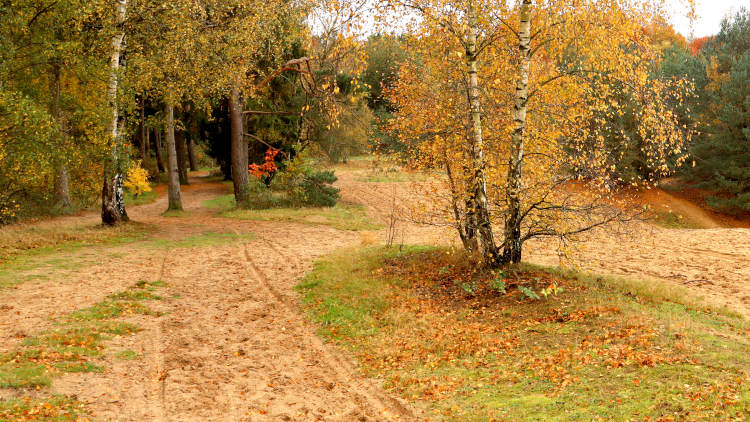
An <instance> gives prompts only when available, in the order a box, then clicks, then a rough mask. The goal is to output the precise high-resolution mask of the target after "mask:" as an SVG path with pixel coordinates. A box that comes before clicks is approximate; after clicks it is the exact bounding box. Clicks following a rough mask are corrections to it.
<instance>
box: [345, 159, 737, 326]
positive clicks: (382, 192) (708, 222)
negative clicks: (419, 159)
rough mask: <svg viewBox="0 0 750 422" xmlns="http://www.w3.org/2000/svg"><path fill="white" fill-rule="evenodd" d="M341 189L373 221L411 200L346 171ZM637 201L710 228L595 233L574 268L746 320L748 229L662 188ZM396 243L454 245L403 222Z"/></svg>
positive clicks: (647, 227) (639, 226)
mask: <svg viewBox="0 0 750 422" xmlns="http://www.w3.org/2000/svg"><path fill="white" fill-rule="evenodd" d="M359 171H362V170H359ZM340 185H341V186H342V188H343V191H342V195H343V197H344V198H345V199H347V200H350V201H357V202H364V203H365V204H366V205H367V207H368V210H369V212H370V213H372V216H373V217H374V218H378V219H380V220H381V221H383V222H387V221H388V219H389V217H390V215H391V210H392V204H393V196H394V194H395V195H396V202H397V203H400V202H408V201H409V200H410V199H413V198H414V197H415V195H416V194H415V192H414V188H413V186H411V183H397V184H395V185H396V187H395V191H394V184H393V183H390V184H389V183H363V182H359V181H358V179H357V177H356V175H354V174H350V173H342V174H341V181H340ZM643 199H644V201H645V202H647V203H649V204H651V205H657V206H660V207H662V208H663V209H672V210H673V211H674V212H677V213H681V214H683V215H685V216H686V217H688V218H690V219H691V221H695V222H698V223H699V224H700V225H701V226H703V227H709V228H708V229H664V228H660V227H656V226H653V225H651V224H647V223H641V222H639V223H632V224H631V225H630V226H629V227H627V230H625V233H618V234H615V233H612V232H611V231H607V230H600V231H597V232H594V233H591V234H590V235H589V236H588V238H587V240H586V241H584V242H583V243H582V244H580V245H578V246H577V250H575V251H574V254H573V255H574V258H575V260H574V262H573V264H575V265H576V266H578V267H580V268H582V269H584V270H590V271H593V272H596V273H600V274H610V275H618V276H626V277H629V278H636V279H649V280H653V281H654V282H661V281H665V282H669V283H675V284H678V285H681V286H684V287H687V288H689V289H691V290H693V291H694V292H696V293H697V294H698V295H699V296H702V297H704V298H705V299H706V300H707V301H709V302H710V303H713V304H715V305H719V306H727V307H729V308H730V309H732V310H734V311H737V312H739V313H742V314H744V315H746V316H750V229H747V228H732V227H727V225H726V224H725V222H724V221H721V220H718V219H716V218H714V216H712V215H711V213H708V212H706V211H705V210H703V209H702V208H700V207H698V206H696V205H694V204H691V203H690V202H688V201H686V200H684V199H682V198H678V197H676V196H674V195H670V194H669V193H666V192H664V191H661V190H654V191H653V192H650V193H648V194H647V195H645V196H644V198H643ZM666 206H669V208H666ZM733 224H734V222H733ZM402 238H403V239H404V242H405V243H411V242H419V243H430V244H447V243H453V244H456V243H457V242H458V236H457V235H456V234H455V232H454V231H453V230H451V229H448V228H440V227H424V226H422V227H420V226H417V225H414V224H412V223H409V222H405V221H400V222H399V224H398V227H397V235H396V241H397V242H399V241H400V240H401V239H402ZM524 254H525V255H524V260H525V261H529V262H532V263H537V264H543V265H560V263H561V261H560V256H559V253H558V244H557V243H556V242H544V241H534V242H529V243H527V244H526V245H525V249H524ZM566 264H570V263H569V262H566Z"/></svg>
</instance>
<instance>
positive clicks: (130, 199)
mask: <svg viewBox="0 0 750 422" xmlns="http://www.w3.org/2000/svg"><path fill="white" fill-rule="evenodd" d="M158 197H159V195H158V194H157V193H156V192H155V191H153V190H150V191H148V192H143V193H142V194H140V195H138V196H133V194H132V193H130V192H128V191H125V198H124V199H125V205H127V206H137V205H145V204H150V203H152V202H154V201H156V199H157V198H158Z"/></svg>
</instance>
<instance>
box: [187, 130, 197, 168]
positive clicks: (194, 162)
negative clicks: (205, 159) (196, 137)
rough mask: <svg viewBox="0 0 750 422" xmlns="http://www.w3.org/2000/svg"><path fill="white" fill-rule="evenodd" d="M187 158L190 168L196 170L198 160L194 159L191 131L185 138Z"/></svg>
mask: <svg viewBox="0 0 750 422" xmlns="http://www.w3.org/2000/svg"><path fill="white" fill-rule="evenodd" d="M187 150H188V158H189V159H190V170H191V171H198V161H197V160H196V159H195V147H194V145H193V136H192V133H191V134H190V136H189V137H188V138H187Z"/></svg>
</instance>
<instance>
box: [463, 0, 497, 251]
mask: <svg viewBox="0 0 750 422" xmlns="http://www.w3.org/2000/svg"><path fill="white" fill-rule="evenodd" d="M468 20H469V22H468V23H469V37H468V40H467V41H468V42H467V46H466V47H467V48H466V67H467V68H468V73H469V103H470V104H469V105H470V107H471V160H472V166H473V168H472V169H471V170H472V173H473V174H472V178H471V193H470V197H471V201H470V202H471V207H472V211H473V213H474V215H473V218H475V219H476V231H477V234H478V235H479V236H478V237H479V244H480V248H481V251H480V252H481V254H482V259H483V260H484V262H485V263H487V264H489V265H496V264H497V263H498V261H497V258H498V257H497V246H496V245H495V237H494V234H493V233H492V225H491V221H490V210H489V205H488V203H487V182H486V179H485V175H484V170H485V162H484V139H483V138H482V110H481V107H480V104H479V82H478V80H477V16H476V9H475V6H474V4H473V2H472V3H470V4H469V10H468Z"/></svg>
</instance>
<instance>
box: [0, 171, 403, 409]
mask: <svg viewBox="0 0 750 422" xmlns="http://www.w3.org/2000/svg"><path fill="white" fill-rule="evenodd" d="M196 181H198V180H197V179H196ZM227 191H228V188H227V187H226V186H225V185H222V184H218V183H214V184H211V183H195V184H194V185H192V186H190V187H188V188H187V189H184V190H183V204H184V206H185V208H186V210H187V211H188V212H189V213H190V216H189V217H185V218H165V217H161V216H160V215H159V214H160V213H161V212H162V211H163V209H164V207H165V199H164V198H163V197H161V198H160V199H159V200H157V201H156V202H155V203H153V204H149V205H144V206H141V207H133V208H131V209H130V210H129V213H130V215H131V218H133V219H134V220H137V221H142V222H145V223H149V224H152V225H153V226H154V227H155V233H154V237H155V238H166V239H179V238H184V237H187V236H190V235H194V234H199V233H203V232H207V231H221V232H234V233H238V234H242V233H253V235H254V237H253V238H251V239H250V240H241V241H231V242H227V244H221V245H214V246H211V247H203V248H171V249H166V250H165V249H154V248H150V247H147V246H144V244H145V242H136V243H132V244H128V245H122V246H118V247H117V248H111V249H107V252H112V251H119V252H122V253H124V254H125V255H126V256H124V257H118V258H112V259H100V260H96V261H94V262H87V263H86V264H84V265H82V266H81V267H80V268H78V269H77V271H76V273H75V275H74V276H68V277H59V278H55V279H54V280H51V281H45V282H34V283H23V284H20V285H18V286H16V288H13V289H10V290H7V291H3V292H2V293H1V294H2V296H3V303H10V304H11V305H10V306H11V309H10V310H8V311H7V312H6V311H5V310H0V327H2V328H3V329H2V331H1V332H2V334H1V335H0V336H2V337H4V338H3V340H5V339H8V340H9V341H8V342H7V343H6V342H3V347H5V348H10V347H12V344H11V343H12V342H13V341H17V340H18V339H20V338H22V336H23V335H24V334H30V333H32V332H36V331H39V330H42V329H45V328H48V327H50V326H51V325H52V324H53V321H52V320H51V319H50V318H49V317H50V316H51V310H54V314H53V315H52V316H56V315H62V314H65V313H67V312H70V311H72V310H74V309H78V308H81V307H84V306H88V305H90V304H93V303H95V302H97V301H100V300H102V299H104V298H105V297H106V296H107V295H108V294H111V293H113V292H116V291H121V290H124V289H125V288H127V287H128V286H130V285H132V284H134V283H135V282H136V281H138V280H140V279H144V280H163V281H166V282H167V283H168V286H169V287H168V288H167V289H166V291H165V292H162V294H163V295H164V296H165V300H162V301H159V302H156V303H153V304H149V305H150V306H152V307H153V308H156V309H157V310H161V311H163V312H165V315H163V316H161V317H153V316H151V317H148V316H137V317H131V318H129V319H130V320H132V321H133V322H135V323H137V324H138V325H139V326H140V327H141V328H142V331H141V332H139V333H138V334H136V335H134V336H128V337H119V338H115V339H114V340H113V341H112V342H111V344H110V345H109V347H108V350H111V351H112V352H110V353H108V355H107V357H105V362H103V363H101V366H103V367H105V368H108V370H107V371H105V372H104V373H100V374H96V373H80V374H66V375H64V376H62V377H61V378H58V379H56V380H55V382H54V383H53V387H52V390H53V392H55V393H61V394H69V395H74V396H76V397H78V399H79V400H81V401H83V402H85V403H87V404H88V407H89V408H90V409H92V411H93V412H94V416H96V417H97V418H102V419H106V420H117V421H146V420H148V421H264V420H268V421H279V420H294V421H315V420H326V421H328V420H330V421H359V420H361V421H376V420H377V421H380V420H411V419H413V418H414V417H413V411H412V410H411V409H409V408H408V407H407V406H405V405H404V404H402V403H401V402H400V401H398V400H396V399H394V398H391V397H390V396H388V395H387V394H386V393H385V392H384V391H383V390H382V389H381V388H380V387H379V386H378V385H376V383H374V382H373V381H371V380H367V379H365V378H363V377H362V376H361V375H360V374H359V373H358V371H357V369H356V367H355V366H354V365H353V364H352V362H351V361H349V360H348V358H347V357H346V355H345V354H344V353H342V352H341V351H339V350H338V349H337V348H336V347H334V346H332V345H329V344H324V343H323V342H322V341H321V340H320V339H319V338H318V337H317V336H316V335H315V327H314V326H313V325H312V324H310V323H309V322H307V321H306V318H305V316H304V315H302V314H301V313H300V312H299V311H298V309H299V307H298V303H297V301H298V295H297V293H296V292H295V291H294V290H293V289H292V288H293V286H294V285H295V284H297V282H298V280H299V278H300V277H301V276H303V275H304V274H305V273H306V272H307V271H309V270H310V268H311V264H312V262H313V260H314V259H315V258H317V257H318V256H320V255H323V254H326V253H329V252H331V251H333V250H334V249H337V248H340V247H343V246H352V245H356V244H357V243H358V242H359V240H360V236H359V234H357V233H353V232H342V231H338V230H335V229H332V228H330V227H326V226H310V225H300V224H290V223H283V224H280V223H273V222H257V221H240V220H234V219H222V218H216V217H214V213H213V212H212V211H210V210H207V209H205V208H203V207H202V205H201V203H202V201H203V200H205V199H208V198H211V197H214V196H217V195H220V194H226V193H227ZM97 218H98V216H97V215H96V214H94V213H91V214H89V215H83V216H76V217H69V218H59V219H55V220H53V221H52V222H42V223H39V224H82V223H93V222H95V221H96V219H97ZM102 249H104V248H96V249H94V248H91V250H89V249H86V253H93V254H94V255H96V254H97V253H99V252H103V251H102ZM73 258H74V257H72V256H71V257H70V259H73ZM29 304H31V305H30V306H29ZM6 328H9V329H6ZM14 339H15V340H14ZM124 349H131V350H133V351H135V352H137V353H138V354H140V355H141V356H142V357H141V358H140V359H137V360H133V361H123V360H118V359H116V358H115V357H113V355H114V353H115V352H116V351H118V350H124ZM18 394H19V392H17V391H12V390H6V391H3V390H0V398H3V397H9V396H17V395H18Z"/></svg>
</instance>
